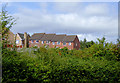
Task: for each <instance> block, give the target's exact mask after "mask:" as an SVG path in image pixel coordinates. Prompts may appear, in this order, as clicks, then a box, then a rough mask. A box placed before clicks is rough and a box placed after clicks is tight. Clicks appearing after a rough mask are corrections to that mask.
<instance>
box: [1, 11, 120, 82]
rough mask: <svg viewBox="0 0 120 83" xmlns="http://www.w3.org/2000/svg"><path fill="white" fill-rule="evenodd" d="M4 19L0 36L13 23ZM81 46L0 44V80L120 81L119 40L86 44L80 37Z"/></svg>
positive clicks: (101, 40) (103, 40) (100, 40)
mask: <svg viewBox="0 0 120 83" xmlns="http://www.w3.org/2000/svg"><path fill="white" fill-rule="evenodd" d="M3 12H5V11H3ZM1 15H2V14H1ZM5 18H6V14H5ZM7 18H9V17H7ZM7 18H6V19H5V20H4V19H3V21H2V28H3V31H2V35H3V36H4V34H6V33H7V31H8V30H9V29H10V28H11V27H12V25H13V23H14V22H12V20H13V19H11V17H10V19H7ZM0 23H1V22H0ZM8 23H11V24H12V25H10V24H9V25H10V26H7V24H8ZM5 26H6V27H5ZM6 28H7V31H6ZM6 43H7V38H6V42H3V44H4V45H5V44H6ZM4 45H3V47H4ZM32 49H36V50H32ZM81 49H82V50H68V49H67V48H63V49H59V48H45V47H40V48H36V47H35V48H31V49H29V50H28V51H24V50H26V49H23V50H22V51H20V52H18V51H16V50H11V49H9V48H6V47H4V48H3V49H2V82H3V83H21V82H23V83H31V82H32V83H42V82H50V83H54V82H63V83H64V82H65V83H67V82H73V83H76V82H86V81H89V82H91V81H92V82H96V81H98V82H101V81H107V82H119V81H120V41H119V40H118V43H117V44H112V43H106V42H105V38H102V39H98V42H96V43H94V42H90V43H88V42H86V40H84V42H83V43H81Z"/></svg>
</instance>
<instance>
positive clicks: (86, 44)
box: [80, 39, 94, 49]
mask: <svg viewBox="0 0 120 83" xmlns="http://www.w3.org/2000/svg"><path fill="white" fill-rule="evenodd" d="M93 44H94V42H93V41H90V42H87V40H86V39H84V41H80V49H85V48H89V47H91V46H92V45H93Z"/></svg>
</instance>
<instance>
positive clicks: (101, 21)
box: [7, 2, 118, 43]
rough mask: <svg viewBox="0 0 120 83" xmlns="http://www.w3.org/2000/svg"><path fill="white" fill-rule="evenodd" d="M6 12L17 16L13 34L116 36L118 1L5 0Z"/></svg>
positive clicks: (95, 38) (112, 37) (91, 37)
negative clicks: (53, 0) (40, 0)
mask: <svg viewBox="0 0 120 83" xmlns="http://www.w3.org/2000/svg"><path fill="white" fill-rule="evenodd" d="M7 10H8V13H9V15H11V16H13V17H14V18H16V19H17V21H16V24H15V25H14V26H13V27H12V28H11V31H12V32H13V33H17V32H20V33H24V32H27V33H29V34H30V35H32V34H34V33H56V34H68V35H78V37H79V40H83V39H84V38H86V39H87V41H91V40H93V41H97V38H102V37H103V36H104V37H105V38H106V41H107V42H113V43H115V42H116V40H117V38H118V3H117V2H8V5H7Z"/></svg>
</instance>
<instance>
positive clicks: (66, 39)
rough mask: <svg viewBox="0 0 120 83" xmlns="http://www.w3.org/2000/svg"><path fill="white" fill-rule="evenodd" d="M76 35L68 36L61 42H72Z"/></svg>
mask: <svg viewBox="0 0 120 83" xmlns="http://www.w3.org/2000/svg"><path fill="white" fill-rule="evenodd" d="M76 36H77V35H68V36H66V37H65V38H64V39H63V42H71V41H74V40H75V38H76Z"/></svg>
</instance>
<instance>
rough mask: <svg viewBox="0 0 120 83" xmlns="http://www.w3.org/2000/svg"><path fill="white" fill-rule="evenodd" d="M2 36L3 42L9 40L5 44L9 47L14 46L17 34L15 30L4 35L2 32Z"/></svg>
mask: <svg viewBox="0 0 120 83" xmlns="http://www.w3.org/2000/svg"><path fill="white" fill-rule="evenodd" d="M0 36H1V41H2V43H5V41H4V40H7V42H6V43H5V44H4V45H7V47H13V45H14V44H15V35H14V33H13V32H11V31H10V30H9V31H8V32H7V33H6V34H5V35H4V37H3V36H2V34H0Z"/></svg>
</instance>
